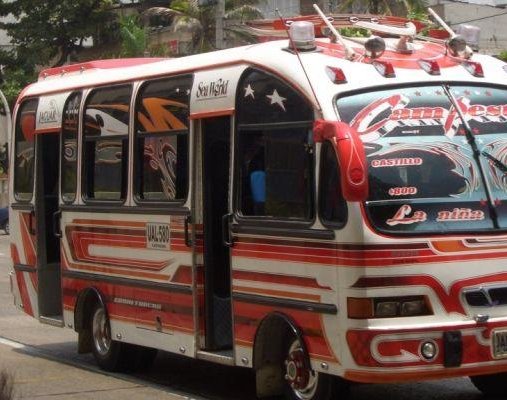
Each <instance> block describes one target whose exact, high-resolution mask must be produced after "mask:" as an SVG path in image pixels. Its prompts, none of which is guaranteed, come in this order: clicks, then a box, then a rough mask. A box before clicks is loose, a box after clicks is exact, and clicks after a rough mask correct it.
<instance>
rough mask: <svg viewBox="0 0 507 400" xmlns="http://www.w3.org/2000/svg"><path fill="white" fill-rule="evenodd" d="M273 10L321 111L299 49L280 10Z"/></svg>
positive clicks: (320, 109)
mask: <svg viewBox="0 0 507 400" xmlns="http://www.w3.org/2000/svg"><path fill="white" fill-rule="evenodd" d="M275 12H276V13H277V14H278V18H280V21H282V25H283V26H284V28H285V31H286V32H287V36H288V37H289V43H290V47H292V50H294V53H295V54H296V56H297V58H298V61H299V64H300V65H301V68H302V69H303V72H304V74H305V77H306V80H307V81H308V84H309V85H310V89H311V90H312V94H313V97H314V99H315V103H316V105H317V109H318V110H319V111H320V112H321V113H322V107H321V106H320V103H319V99H318V98H317V94H316V93H315V89H314V88H313V85H312V82H311V81H310V78H309V77H308V74H307V72H306V69H305V66H304V65H303V61H302V60H301V57H300V55H299V51H298V49H297V47H296V45H295V44H294V41H293V40H292V36H291V35H290V32H289V29H288V28H287V24H286V22H285V20H284V19H283V17H282V14H281V13H280V10H278V8H277V9H275Z"/></svg>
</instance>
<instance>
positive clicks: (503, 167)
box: [481, 150, 507, 174]
mask: <svg viewBox="0 0 507 400" xmlns="http://www.w3.org/2000/svg"><path fill="white" fill-rule="evenodd" d="M481 154H482V155H483V156H484V157H486V158H487V159H488V160H489V161H491V162H492V163H493V165H494V166H495V167H497V168H498V169H499V170H500V171H502V172H503V173H504V174H507V165H505V164H504V163H503V162H502V161H500V160H499V159H498V158H496V157H494V156H492V155H491V154H489V153H488V152H487V151H485V150H483V151H482V152H481Z"/></svg>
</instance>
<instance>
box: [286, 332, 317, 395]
mask: <svg viewBox="0 0 507 400" xmlns="http://www.w3.org/2000/svg"><path fill="white" fill-rule="evenodd" d="M285 379H286V380H287V382H288V383H289V385H290V387H291V388H292V390H293V392H294V394H295V395H296V397H297V398H298V399H301V400H310V399H312V398H313V396H314V395H315V391H316V390H317V381H318V374H316V373H315V372H314V371H313V370H311V369H310V368H308V367H307V366H306V361H305V352H304V350H303V348H302V347H301V344H300V343H299V340H295V341H294V342H292V345H291V346H290V348H289V354H288V355H287V358H286V359H285Z"/></svg>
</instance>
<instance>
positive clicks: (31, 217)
mask: <svg viewBox="0 0 507 400" xmlns="http://www.w3.org/2000/svg"><path fill="white" fill-rule="evenodd" d="M34 221H35V211H34V210H32V211H30V214H29V215H28V233H30V235H35V234H37V231H36V230H35V226H34V225H35V223H34Z"/></svg>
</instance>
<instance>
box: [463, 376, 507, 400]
mask: <svg viewBox="0 0 507 400" xmlns="http://www.w3.org/2000/svg"><path fill="white" fill-rule="evenodd" d="M470 380H471V381H472V383H473V384H474V385H475V387H476V388H477V389H479V390H480V391H481V392H482V394H484V395H486V396H491V397H498V398H505V396H507V372H502V373H499V374H492V375H478V376H471V377H470Z"/></svg>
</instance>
